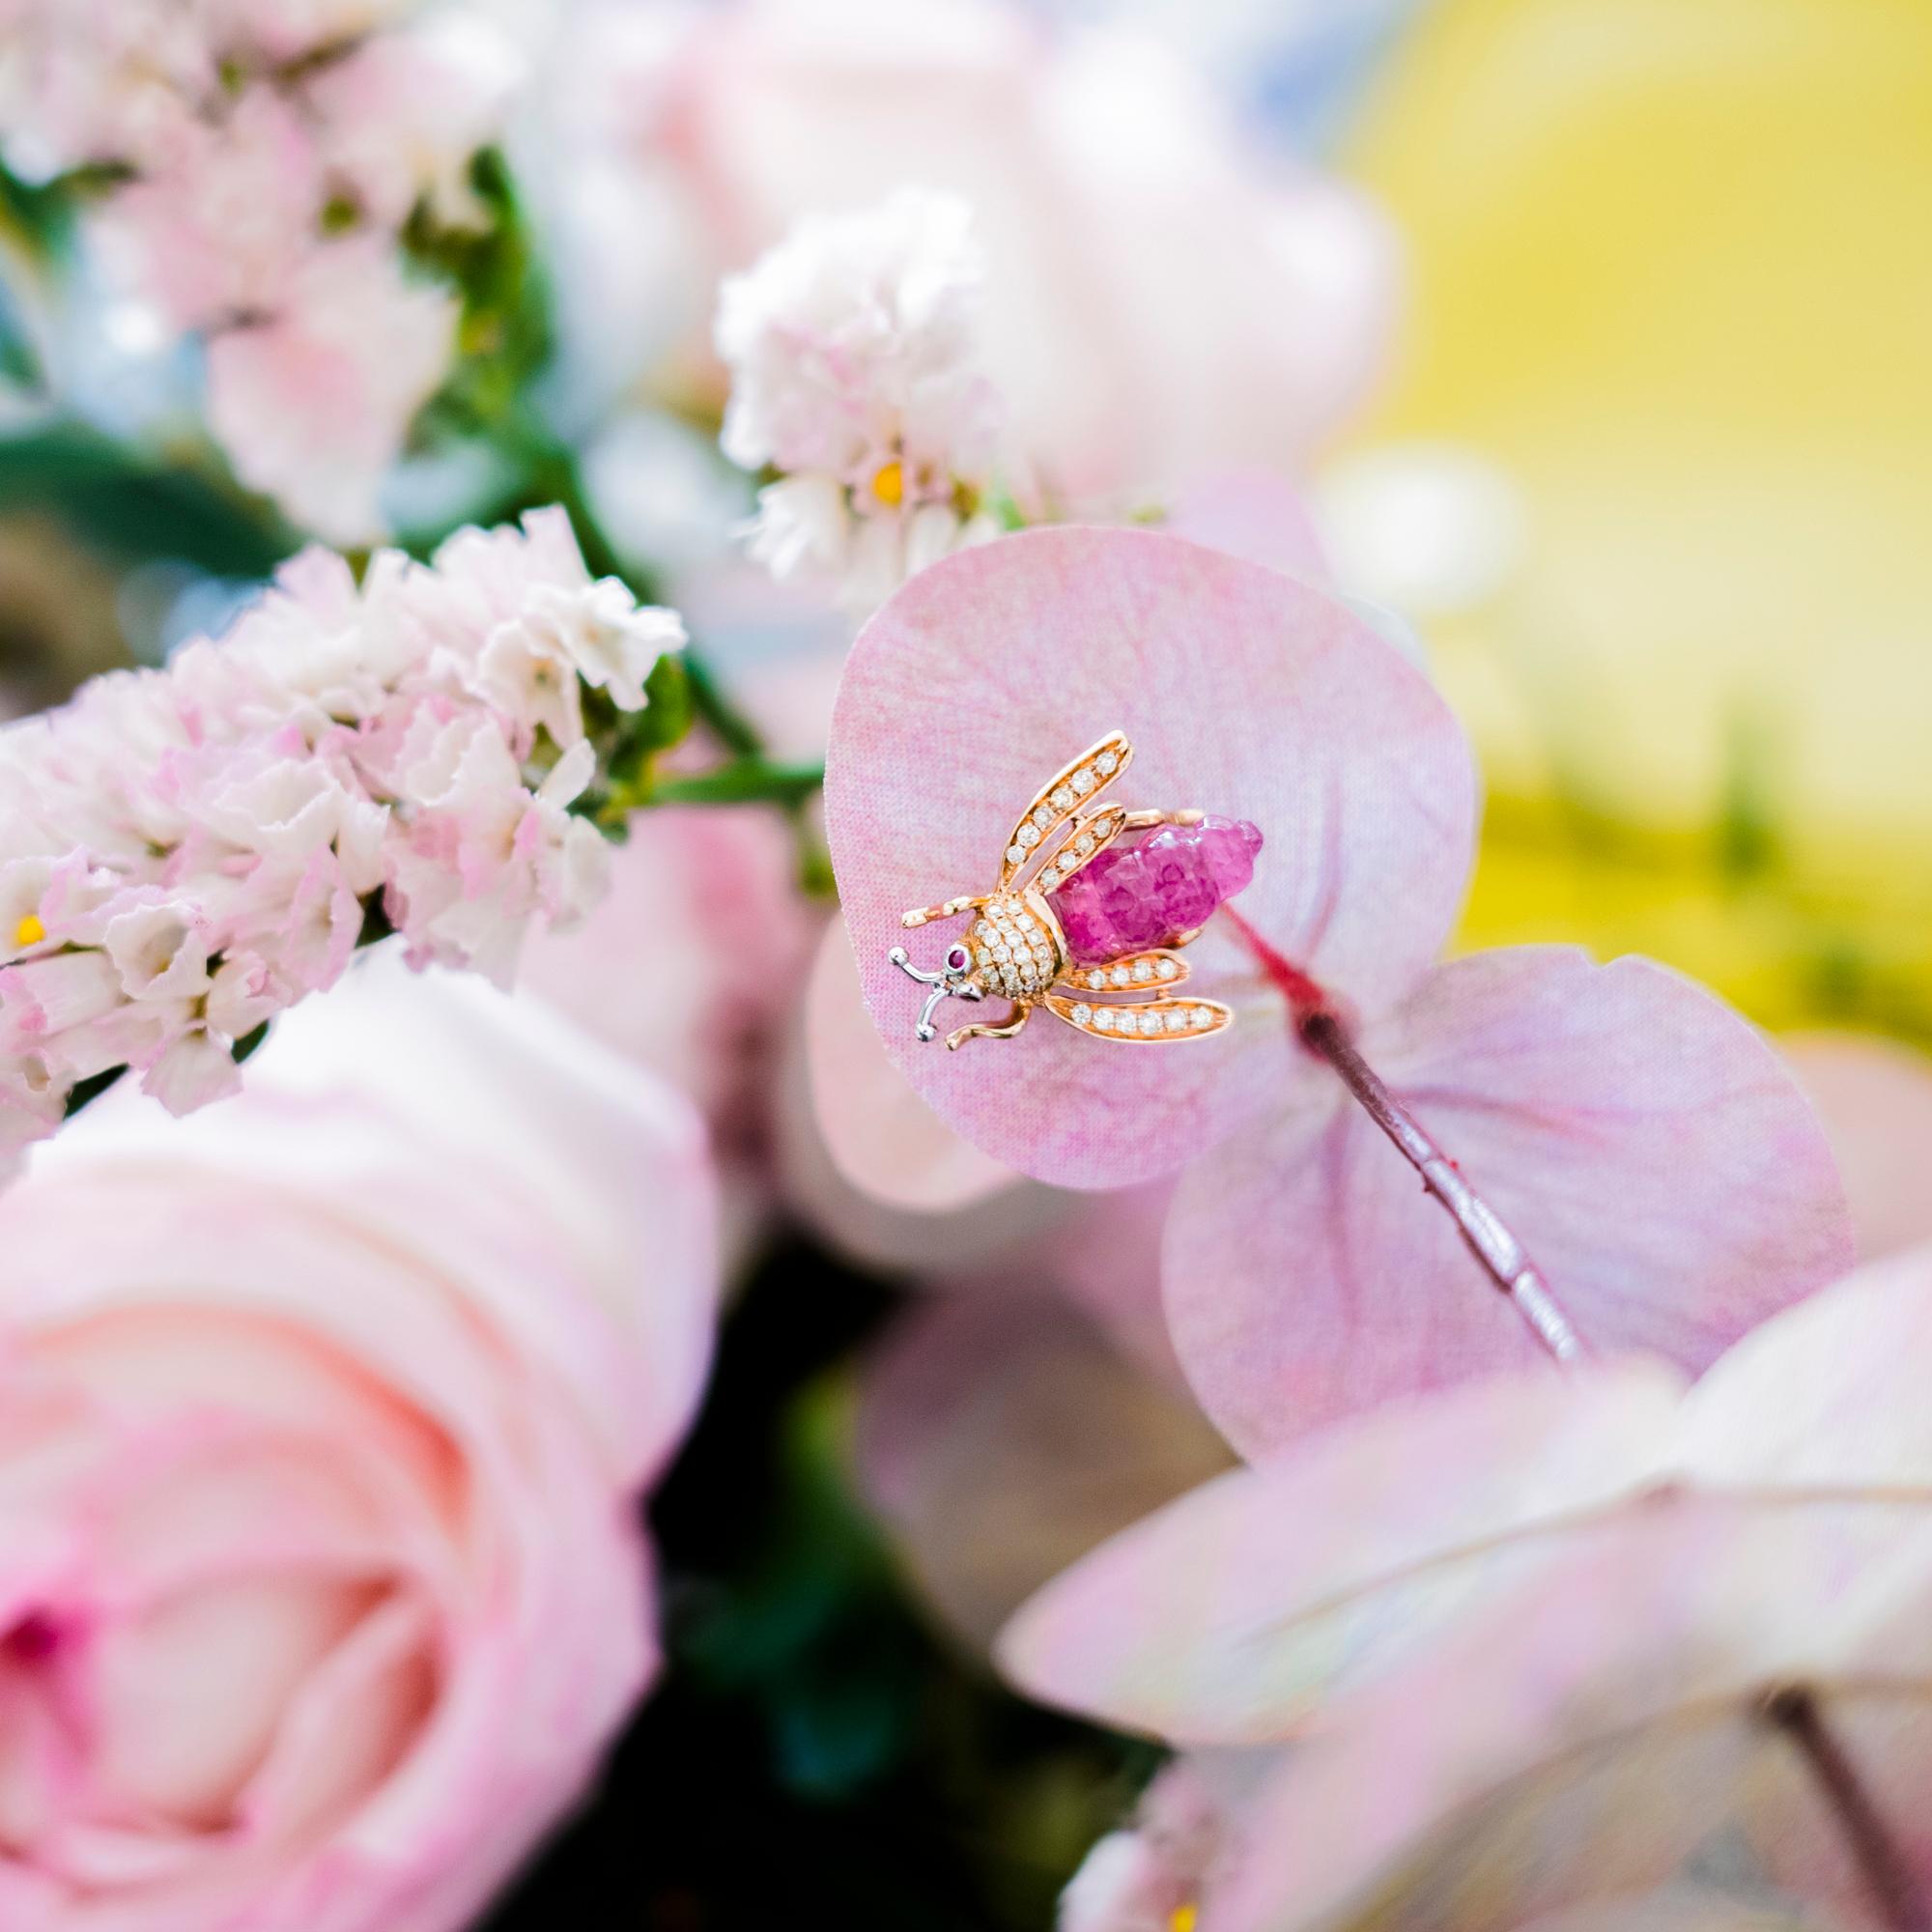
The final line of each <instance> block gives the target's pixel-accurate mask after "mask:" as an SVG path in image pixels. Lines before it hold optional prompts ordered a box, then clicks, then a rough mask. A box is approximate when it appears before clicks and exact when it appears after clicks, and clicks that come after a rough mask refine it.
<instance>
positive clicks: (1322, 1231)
mask: <svg viewBox="0 0 1932 1932" xmlns="http://www.w3.org/2000/svg"><path fill="white" fill-rule="evenodd" d="M1363 1051H1364V1053H1365V1055H1366V1057H1367V1058H1368V1060H1369V1061H1370V1063H1371V1064H1372V1065H1375V1066H1376V1068H1377V1070H1378V1072H1379V1073H1380V1074H1381V1075H1382V1077H1383V1079H1384V1080H1385V1081H1386V1082H1387V1083H1388V1085H1389V1087H1390V1089H1391V1090H1392V1091H1393V1092H1394V1093H1395V1094H1397V1095H1398V1096H1399V1097H1400V1098H1402V1099H1403V1100H1404V1101H1406V1103H1407V1104H1408V1105H1409V1106H1410V1107H1411V1109H1412V1111H1413V1112H1414V1114H1415V1116H1416V1118H1417V1119H1418V1120H1420V1122H1422V1124H1423V1125H1424V1126H1425V1127H1426V1128H1427V1129H1428V1130H1429V1131H1430V1132H1431V1133H1432V1134H1433V1135H1434V1136H1435V1139H1436V1141H1437V1142H1438V1143H1439V1144H1440V1146H1441V1147H1442V1148H1443V1150H1444V1151H1446V1152H1447V1153H1448V1154H1449V1155H1450V1157H1451V1158H1453V1159H1454V1160H1456V1161H1457V1162H1459V1163H1460V1165H1461V1167H1462V1170H1463V1174H1464V1176H1465V1177H1466V1178H1467V1179H1468V1180H1469V1181H1470V1182H1471V1184H1472V1185H1473V1186H1475V1187H1476V1188H1477V1189H1478V1190H1479V1191H1480V1193H1481V1194H1482V1195H1483V1197H1484V1198H1485V1199H1486V1200H1487V1201H1488V1202H1489V1203H1490V1204H1491V1206H1492V1208H1494V1209H1495V1210H1496V1212H1498V1213H1499V1214H1500V1215H1501V1216H1502V1218H1503V1219H1504V1220H1505V1221H1506V1222H1507V1223H1508V1224H1509V1226H1510V1227H1511V1228H1512V1229H1513V1230H1514V1231H1515V1232H1516V1234H1517V1236H1519V1238H1520V1240H1521V1241H1522V1242H1523V1244H1524V1246H1525V1247H1526V1248H1527V1249H1528V1251H1529V1253H1530V1255H1531V1257H1532V1258H1533V1259H1534V1260H1535V1261H1536V1263H1537V1264H1539V1265H1540V1266H1541V1268H1542V1269H1543V1272H1544V1274H1545V1275H1546V1277H1547V1278H1548V1283H1549V1285H1550V1289H1551V1291H1552V1293H1554V1295H1555V1297H1556V1299H1557V1301H1558V1302H1559V1303H1560V1304H1561V1305H1562V1307H1563V1308H1564V1310H1565V1311H1566V1313H1567V1314H1568V1316H1569V1318H1570V1320H1571V1321H1572V1322H1573V1323H1574V1325H1575V1326H1576V1328H1577V1330H1578V1332H1579V1333H1580V1334H1581V1336H1582V1338H1583V1340H1584V1342H1585V1344H1586V1345H1588V1346H1589V1347H1591V1348H1593V1349H1595V1350H1599V1351H1601V1352H1605V1353H1613V1352H1616V1351H1619V1350H1633V1349H1634V1350H1649V1351H1651V1352H1653V1353H1656V1354H1659V1355H1662V1357H1663V1358H1665V1359H1666V1360H1668V1361H1671V1362H1674V1363H1676V1364H1677V1366H1678V1367H1680V1368H1682V1369H1686V1370H1690V1371H1693V1372H1694V1371H1696V1370H1700V1369H1703V1368H1705V1367H1707V1366H1708V1365H1709V1364H1710V1363H1711V1362H1712V1361H1714V1360H1715V1359H1716V1358H1717V1356H1718V1355H1719V1353H1720V1352H1721V1351H1722V1350H1723V1349H1724V1348H1725V1347H1726V1345H1727V1344H1729V1343H1730V1342H1732V1341H1735V1340H1736V1339H1737V1337H1738V1336H1740V1335H1742V1334H1743V1333H1744V1332H1745V1331H1746V1330H1747V1329H1748V1328H1750V1327H1751V1326H1752V1325H1753V1324H1754V1323H1756V1322H1758V1321H1763V1320H1764V1319H1765V1317H1767V1316H1769V1315H1772V1314H1775V1313H1776V1311H1777V1310H1778V1309H1779V1308H1782V1307H1784V1306H1785V1305H1786V1304H1787V1303H1789V1302H1791V1301H1793V1300H1795V1299H1797V1298H1798V1297H1799V1296H1800V1295H1803V1294H1805V1293H1809V1292H1810V1291H1811V1290H1812V1289H1815V1288H1818V1287H1821V1286H1822V1285H1823V1284H1824V1283H1826V1282H1828V1281H1831V1280H1833V1278H1834V1277H1836V1276H1837V1275H1839V1274H1841V1273H1842V1272H1843V1271H1844V1270H1845V1268H1846V1267H1847V1266H1848V1265H1849V1264H1850V1262H1851V1259H1852V1244H1851V1232H1850V1225H1849V1221H1848V1218H1847V1215H1846V1211H1845V1206H1844V1196H1843V1190H1842V1187H1841V1185H1840V1183H1839V1180H1838V1177H1837V1172H1836V1169H1835V1167H1834V1165H1833V1161H1832V1157H1831V1151H1830V1149H1829V1147H1828V1145H1827V1143H1826V1140H1825V1135H1824V1131H1823V1128H1822V1127H1821V1125H1820V1124H1819V1122H1818V1121H1817V1119H1816V1117H1815V1115H1814V1114H1813V1113H1812V1110H1811V1107H1810V1105H1809V1103H1808V1102H1807V1101H1806V1100H1805V1098H1804V1094H1802V1093H1801V1092H1800V1090H1799V1088H1798V1085H1797V1083H1796V1081H1795V1080H1794V1079H1793V1078H1792V1076H1791V1074H1790V1072H1789V1070H1788V1069H1787V1068H1786V1067H1785V1065H1784V1064H1783V1063H1782V1061H1780V1060H1779V1058H1778V1057H1777V1055H1776V1053H1775V1052H1774V1051H1773V1049H1772V1048H1771V1046H1770V1045H1769V1043H1768V1042H1767V1041H1766V1040H1765V1039H1764V1037H1762V1036H1761V1035H1760V1034H1758V1033H1757V1032H1756V1031H1755V1029H1753V1028H1751V1027H1750V1026H1748V1025H1747V1024H1746V1022H1745V1021H1743V1020H1742V1019H1740V1018H1739V1017H1738V1015H1737V1014H1736V1013H1734V1012H1733V1011H1731V1009H1728V1008H1727V1007H1725V1006H1723V1005H1722V1004H1721V1003H1720V1002H1719V1001H1718V1000H1717V999H1716V998H1715V997H1714V996H1713V995H1711V994H1709V993H1707V992H1705V991H1704V990H1702V989H1701V988H1700V987H1698V986H1696V985H1694V984H1693V983H1692V982H1691V981H1690V980H1685V979H1682V978H1680V977H1679V976H1678V975H1676V974H1674V973H1671V972H1669V971H1668V970H1666V969H1665V968H1663V967H1661V966H1657V965H1654V964H1652V963H1651V962H1649V961H1647V960H1642V959H1634V958H1630V959H1620V960H1617V961H1615V962H1614V963H1612V964H1610V965H1607V966H1602V967H1600V966H1597V965H1595V964H1593V963H1592V962H1591V961H1590V960H1589V958H1588V957H1587V956H1586V955H1585V954H1584V953H1582V952H1577V951H1573V950H1570V949H1567V948H1560V947H1548V948H1543V947H1539V948H1523V949H1518V950H1511V951H1506V952H1488V953H1479V954H1475V955H1473V956H1471V957H1469V958H1466V959H1461V960H1457V961H1455V962H1453V963H1452V964H1450V965H1447V966H1444V967H1441V968H1439V969H1438V970H1437V971H1436V972H1435V974H1433V975H1432V976H1431V977H1430V978H1429V979H1428V980H1425V981H1424V983H1423V985H1422V986H1421V988H1420V989H1419V990H1418V991H1417V993H1416V995H1415V997H1414V998H1413V999H1412V1000H1410V1001H1409V1002H1408V1003H1407V1005H1406V1007H1404V1008H1403V1009H1402V1010H1401V1011H1400V1012H1398V1013H1397V1014H1395V1015H1394V1016H1393V1017H1391V1018H1390V1019H1388V1020H1386V1021H1385V1022H1383V1023H1382V1024H1381V1025H1379V1026H1377V1027H1374V1028H1372V1029H1371V1030H1370V1031H1369V1033H1368V1034H1367V1035H1366V1037H1365V1038H1364V1040H1363ZM1304 1092H1305V1090H1304ZM1166 1269H1167V1302H1168V1314H1169V1319H1170V1321H1171V1323H1172V1326H1173V1330H1174V1337H1175V1347H1176V1349H1177V1350H1178V1352H1179V1355H1180V1358H1181V1362H1182V1365H1183V1366H1184V1367H1185V1368H1186V1370H1187V1372H1188V1376H1189V1378H1190V1379H1191V1381H1192V1382H1193V1384H1194V1387H1195V1390H1196V1392H1197V1394H1198V1395H1199V1396H1200V1398H1201V1400H1202V1403H1203V1406H1205V1407H1206V1408H1207V1410H1208V1413H1209V1414H1210V1415H1212V1416H1213V1417H1214V1419H1215V1420H1216V1422H1218V1423H1219V1424H1220V1426H1221V1427H1222V1428H1223V1429H1225V1430H1226V1431H1227V1432H1228V1434H1229V1436H1230V1438H1231V1439H1232V1440H1233V1441H1234V1442H1235V1444H1236V1447H1238V1448H1240V1449H1241V1450H1242V1451H1243V1452H1244V1453H1246V1454H1248V1455H1250V1456H1259V1455H1263V1454H1265V1453H1267V1452H1268V1451H1270V1450H1273V1449H1277V1448H1279V1447H1280V1446H1281V1445H1282V1444H1284V1443H1286V1442H1288V1441H1291V1440H1293V1438H1294V1437H1295V1436H1297V1435H1303V1434H1305V1433H1306V1432H1307V1431H1309V1430H1311V1429H1316V1428H1319V1427H1321V1425H1322V1424H1323V1423H1325V1422H1328V1421H1332V1420H1333V1419H1334V1418H1336V1417H1337V1416H1340V1415H1345V1414H1348V1413H1349V1412H1350V1411H1351V1410H1354V1409H1359V1408H1364V1407H1368V1406H1372V1405H1374V1404H1376V1403H1378V1402H1380V1401H1384V1400H1386V1399H1387V1398H1388V1397H1390V1396H1393V1395H1398V1394H1403V1393H1406V1392H1409V1391H1413V1390H1419V1389H1429V1388H1440V1387H1446V1386H1449V1385H1451V1384H1454V1383H1456V1382H1459V1381H1463V1380H1465V1379H1467V1378H1470V1377H1473V1376H1480V1375H1488V1374H1492V1373H1494V1372H1496V1371H1498V1370H1502V1369H1507V1368H1512V1367H1530V1366H1533V1365H1539V1364H1541V1365H1545V1366H1547V1358H1546V1357H1545V1356H1544V1355H1543V1354H1542V1352H1541V1351H1540V1350H1539V1348H1538V1347H1537V1345H1536V1343H1535V1342H1534V1341H1533V1339H1532V1338H1531V1336H1530V1335H1529V1332H1528V1330H1527V1328H1526V1327H1525V1326H1524V1324H1523V1323H1522V1322H1521V1321H1520V1319H1519V1318H1518V1316H1517V1314H1516V1313H1515V1311H1514V1310H1513V1309H1512V1308H1511V1306H1510V1305H1509V1303H1508V1302H1507V1301H1506V1300H1505V1298H1504V1297H1503V1296H1502V1295H1501V1294H1500V1293H1498V1292H1497V1291H1496V1289H1495V1288H1494V1287H1493V1286H1492V1284H1491V1283H1490V1281H1489V1280H1488V1278H1487V1277H1486V1276H1485V1275H1484V1274H1483V1273H1482V1272H1481V1271H1480V1269H1479V1268H1478V1267H1477V1265H1476V1264H1475V1263H1474V1261H1473V1260H1472V1259H1471V1258H1470V1256H1469V1254H1468V1253H1467V1251H1466V1250H1465V1249H1464V1248H1463V1244H1462V1241H1461V1239H1460V1237H1459V1236H1458V1235H1457V1232H1456V1230H1455V1227H1454V1226H1453V1224H1452V1223H1451V1221H1450V1219H1449V1217H1448V1215H1447V1214H1446V1213H1445V1212H1444V1211H1443V1210H1442V1209H1441V1208H1440V1207H1438V1206H1437V1205H1436V1203H1435V1202H1434V1201H1433V1200H1431V1199H1429V1198H1428V1197H1427V1196H1425V1195H1424V1193H1423V1192H1422V1189H1421V1187H1420V1186H1419V1184H1418V1183H1417V1181H1416V1179H1415V1176H1414V1174H1413V1173H1412V1171H1411V1170H1410V1169H1409V1168H1408V1166H1407V1165H1406V1163H1405V1162H1404V1161H1403V1160H1402V1158H1401V1157H1400V1156H1399V1155H1398V1154H1397V1153H1396V1151H1394V1149H1393V1148H1392V1147H1390V1146H1389V1144H1388V1143H1387V1142H1386V1141H1385V1140H1384V1139H1383V1137H1382V1135H1381V1134H1380V1133H1379V1132H1378V1129H1377V1128H1376V1127H1375V1126H1374V1125H1373V1124H1372V1122H1370V1121H1369V1119H1368V1117H1367V1116H1366V1115H1365V1114H1364V1113H1363V1111H1362V1110H1361V1109H1360V1108H1359V1107H1358V1106H1356V1105H1355V1104H1354V1103H1353V1102H1352V1101H1351V1100H1350V1099H1349V1098H1348V1097H1347V1095H1346V1094H1344V1093H1343V1091H1342V1089H1341V1087H1340V1085H1339V1083H1338V1082H1332V1081H1331V1083H1330V1092H1329V1093H1328V1094H1325V1095H1324V1094H1316V1095H1313V1096H1307V1097H1305V1098H1302V1099H1298V1101H1297V1104H1295V1105H1294V1106H1293V1107H1292V1108H1291V1109H1290V1110H1287V1111H1283V1112H1281V1113H1278V1114H1277V1116H1276V1117H1275V1118H1274V1119H1273V1120H1272V1121H1271V1122H1268V1123H1267V1124H1266V1125H1265V1126H1264V1127H1261V1128H1258V1129H1256V1130H1254V1131H1252V1132H1250V1133H1248V1134H1246V1135H1244V1136H1242V1137H1240V1138H1239V1139H1238V1140H1236V1141H1233V1142H1231V1143H1229V1144H1228V1145H1226V1146H1224V1147H1222V1148H1221V1149H1220V1150H1218V1151H1216V1152H1215V1153H1214V1154H1213V1155H1212V1156H1211V1157H1209V1158H1208V1159H1206V1160H1203V1161H1201V1162H1199V1163H1197V1164H1196V1165H1195V1167H1193V1168H1192V1169H1191V1170H1190V1171H1189V1172H1188V1174H1187V1175H1186V1177H1185V1178H1184V1179H1183V1180H1182V1182H1181V1184H1180V1188H1179V1192H1178V1194H1177V1196H1176V1199H1175V1206H1174V1211H1173V1213H1172V1215H1171V1216H1170V1218H1169V1222H1168V1232H1167V1242H1166Z"/></svg>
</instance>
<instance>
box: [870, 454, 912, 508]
mask: <svg viewBox="0 0 1932 1932" xmlns="http://www.w3.org/2000/svg"><path fill="white" fill-rule="evenodd" d="M872 495H873V496H875V497H877V498H878V499H879V501H880V502H882V503H884V504H886V505H887V506H888V507H889V508H891V509H896V508H897V507H898V506H899V504H901V503H903V502H904V501H905V465H904V464H903V463H898V462H893V463H882V464H881V465H880V466H879V469H878V473H877V474H876V475H875V476H874V477H873V478H872Z"/></svg>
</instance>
